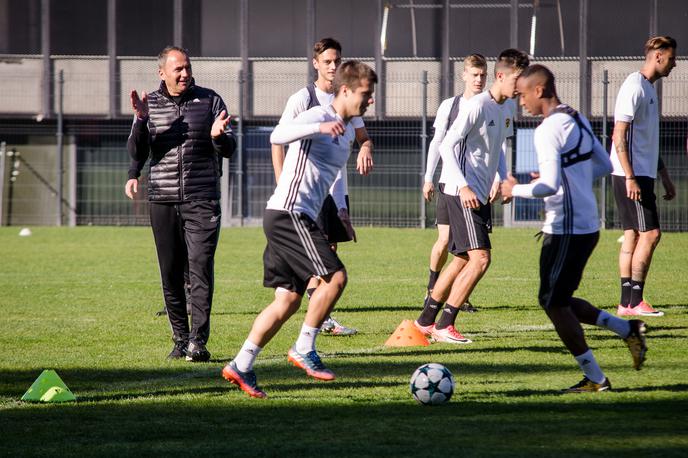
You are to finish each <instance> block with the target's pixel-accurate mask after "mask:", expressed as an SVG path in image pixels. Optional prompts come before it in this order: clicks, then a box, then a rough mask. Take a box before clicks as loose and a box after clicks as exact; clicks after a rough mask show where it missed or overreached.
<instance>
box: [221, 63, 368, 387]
mask: <svg viewBox="0 0 688 458" xmlns="http://www.w3.org/2000/svg"><path fill="white" fill-rule="evenodd" d="M376 82H377V75H376V74H375V72H374V71H373V70H372V69H371V68H370V67H368V66H367V65H365V64H363V63H361V62H358V61H348V62H345V63H343V64H342V65H341V66H340V67H339V68H338V69H337V72H336V74H335V78H334V89H335V93H336V96H335V98H334V101H333V102H332V105H328V106H317V107H314V108H311V109H310V110H308V111H305V112H303V113H301V114H300V115H298V116H297V117H296V118H295V119H294V121H293V122H292V123H289V124H279V125H277V127H275V130H274V131H273V133H272V135H271V137H270V141H271V142H272V143H273V144H282V145H286V144H290V146H289V152H288V154H287V156H286V160H285V162H284V169H283V170H282V173H281V174H280V178H279V181H278V183H277V188H275V192H274V193H273V195H272V197H270V199H269V200H268V203H267V207H266V210H265V216H264V217H263V229H264V231H265V236H266V238H267V246H266V247H265V253H264V254H263V264H264V280H263V284H264V285H265V286H266V287H271V288H275V299H274V301H273V302H272V303H271V304H270V305H268V306H267V307H266V308H265V309H264V310H263V311H262V312H261V313H260V314H259V315H258V317H257V318H256V320H255V321H254V323H253V327H252V329H251V332H250V333H249V335H248V338H247V339H246V341H245V342H244V345H243V346H242V347H241V350H239V353H238V354H237V355H236V357H235V358H234V359H233V360H232V361H231V362H230V363H229V364H227V365H226V366H225V368H224V369H223V370H222V375H223V376H224V377H225V378H226V379H227V380H229V381H230V382H232V383H235V384H237V385H239V387H240V388H241V389H242V390H244V391H245V392H246V393H248V394H249V395H250V396H252V397H260V398H263V397H265V396H266V394H265V392H264V391H262V390H261V389H260V388H259V387H258V384H257V381H256V375H255V372H254V371H253V364H254V361H255V359H256V357H257V356H258V354H259V353H260V351H261V350H262V349H263V348H264V347H265V345H266V344H267V343H268V342H270V340H271V339H272V337H273V336H274V335H275V334H276V333H277V332H278V331H279V330H280V328H281V327H282V325H283V324H284V323H285V322H286V321H287V320H288V319H289V317H291V316H292V315H293V314H294V313H295V312H296V311H297V310H298V309H299V306H300V305H301V299H302V297H303V294H304V293H305V292H306V286H307V284H308V281H309V279H310V278H311V277H314V276H318V277H320V279H321V282H322V283H321V284H320V285H319V286H318V288H317V289H316V290H315V292H314V293H313V295H312V296H311V299H310V302H309V304H308V311H307V312H306V317H305V319H304V322H303V325H302V327H301V332H300V334H299V337H298V339H297V340H296V343H295V344H294V346H292V347H291V349H289V352H288V360H289V361H291V362H292V363H293V364H294V365H295V366H297V367H299V368H301V369H303V370H304V371H306V374H308V375H309V376H311V377H314V378H316V379H319V380H334V378H335V375H334V373H333V372H332V371H331V370H330V369H328V368H327V367H326V366H325V365H324V364H323V362H322V361H321V360H320V356H319V355H318V353H317V352H316V350H315V339H316V337H317V335H318V332H319V331H320V326H321V325H322V323H323V321H324V320H325V318H326V317H327V316H329V314H330V312H331V311H332V309H333V308H334V305H335V303H336V302H337V300H338V299H339V297H340V296H341V294H342V292H343V290H344V287H345V286H346V282H347V275H346V270H345V269H344V265H343V264H342V262H341V261H340V260H339V257H338V256H337V254H336V253H335V252H334V251H333V250H332V249H330V245H329V243H328V241H327V239H326V237H325V235H324V234H323V233H322V230H321V229H320V228H319V227H318V226H317V224H316V222H315V220H316V219H317V217H318V213H319V211H320V208H321V207H322V204H323V202H324V200H325V197H326V196H327V193H328V190H329V189H330V186H332V183H334V180H335V177H336V175H337V173H338V172H339V171H340V170H341V169H342V167H343V166H344V165H345V164H346V162H347V160H348V159H349V154H350V152H351V145H352V143H353V142H354V141H355V139H356V133H355V128H354V126H353V124H352V122H351V120H352V118H353V117H355V116H361V115H363V113H365V111H366V109H367V108H368V105H370V104H371V103H373V91H374V88H375V83H376Z"/></svg>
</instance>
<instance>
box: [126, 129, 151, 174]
mask: <svg viewBox="0 0 688 458" xmlns="http://www.w3.org/2000/svg"><path fill="white" fill-rule="evenodd" d="M127 151H128V152H129V156H130V157H131V158H132V159H133V160H134V161H143V163H145V162H146V159H148V154H149V153H150V136H149V132H148V119H143V120H142V119H134V123H133V124H132V126H131V133H130V134H129V138H128V139H127ZM141 168H143V165H141Z"/></svg>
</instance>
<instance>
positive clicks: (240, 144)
mask: <svg viewBox="0 0 688 458" xmlns="http://www.w3.org/2000/svg"><path fill="white" fill-rule="evenodd" d="M244 77H245V74H244V70H243V69H242V70H239V123H238V124H237V130H238V131H239V132H238V133H237V153H238V154H237V209H238V211H239V225H240V226H243V225H244V84H246V80H245V79H244Z"/></svg>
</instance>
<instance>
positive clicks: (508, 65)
mask: <svg viewBox="0 0 688 458" xmlns="http://www.w3.org/2000/svg"><path fill="white" fill-rule="evenodd" d="M528 64H530V59H529V58H528V54H526V53H525V52H523V51H520V50H518V49H514V48H509V49H505V50H504V51H502V52H501V53H499V57H497V62H496V63H495V67H494V74H495V76H497V72H498V71H500V72H503V71H504V70H506V69H510V70H521V71H523V70H525V69H526V67H527V66H528Z"/></svg>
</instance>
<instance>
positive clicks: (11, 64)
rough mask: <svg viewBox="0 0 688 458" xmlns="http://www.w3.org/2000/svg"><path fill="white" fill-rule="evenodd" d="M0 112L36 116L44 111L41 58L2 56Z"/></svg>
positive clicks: (0, 59) (0, 61)
mask: <svg viewBox="0 0 688 458" xmlns="http://www.w3.org/2000/svg"><path fill="white" fill-rule="evenodd" d="M0 79H1V80H2V84H0V112H2V113H13V114H20V113H24V114H29V115H36V114H38V113H40V112H41V111H42V107H41V81H42V80H43V60H42V59H41V57H40V56H0Z"/></svg>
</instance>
